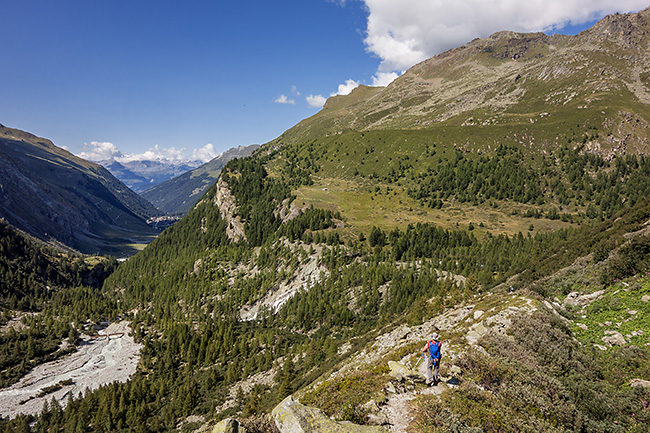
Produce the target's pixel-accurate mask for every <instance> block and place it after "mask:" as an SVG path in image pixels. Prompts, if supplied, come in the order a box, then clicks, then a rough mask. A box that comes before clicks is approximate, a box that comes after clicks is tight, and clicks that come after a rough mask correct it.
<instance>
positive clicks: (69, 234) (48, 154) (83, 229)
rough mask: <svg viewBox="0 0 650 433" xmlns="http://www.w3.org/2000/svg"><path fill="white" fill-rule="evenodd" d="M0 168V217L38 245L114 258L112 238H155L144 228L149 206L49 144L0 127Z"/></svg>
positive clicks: (108, 176) (102, 173) (150, 210)
mask: <svg viewBox="0 0 650 433" xmlns="http://www.w3.org/2000/svg"><path fill="white" fill-rule="evenodd" d="M0 164H1V165H2V168H3V169H2V170H1V173H0V183H1V184H2V191H3V196H2V208H1V209H0V216H2V217H4V218H5V219H6V220H7V221H9V222H10V223H11V224H12V225H15V226H16V227H18V228H20V229H22V230H24V231H26V232H27V233H29V234H31V235H33V236H35V237H37V238H39V239H42V240H45V241H47V240H49V239H50V238H53V239H56V240H57V241H59V242H62V243H64V244H66V245H68V246H71V247H73V248H75V249H78V250H80V251H84V252H97V251H100V250H102V251H106V252H109V251H114V252H115V251H116V250H114V249H113V247H111V246H110V244H111V243H113V241H111V237H112V236H115V235H117V236H118V237H122V238H124V237H132V236H133V237H135V236H139V235H149V236H151V235H153V234H154V233H155V232H154V231H152V230H151V229H149V228H148V226H147V225H146V219H147V218H148V217H150V216H154V215H156V214H157V213H158V211H157V210H156V209H155V208H154V207H153V206H152V205H151V204H150V203H148V202H147V201H145V200H143V199H142V198H140V197H139V196H138V195H137V194H135V193H134V192H133V191H131V190H130V189H129V188H128V187H126V185H124V184H123V183H121V182H120V181H118V180H117V179H115V178H114V177H113V176H112V175H111V174H110V173H109V172H108V171H107V170H106V169H105V168H103V167H101V166H100V165H98V164H95V163H92V162H89V161H85V160H83V159H81V158H78V157H76V156H74V155H73V154H71V153H70V152H68V151H66V150H64V149H61V148H59V147H56V146H55V145H54V144H53V143H52V142H51V141H49V140H46V139H43V138H39V137H36V136H34V135H32V134H30V133H27V132H24V131H20V130H16V129H11V128H6V127H2V128H1V129H0ZM26 196H27V197H29V200H25V198H26ZM111 232H112V233H113V234H111ZM105 248H106V249H105Z"/></svg>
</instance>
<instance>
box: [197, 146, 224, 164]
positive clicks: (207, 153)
mask: <svg viewBox="0 0 650 433" xmlns="http://www.w3.org/2000/svg"><path fill="white" fill-rule="evenodd" d="M217 156H219V153H218V152H217V151H216V150H214V145H213V144H212V143H208V144H206V145H205V146H203V147H201V148H200V149H194V151H193V152H192V159H194V160H198V161H201V162H203V163H206V162H208V161H210V160H212V159H214V158H216V157H217Z"/></svg>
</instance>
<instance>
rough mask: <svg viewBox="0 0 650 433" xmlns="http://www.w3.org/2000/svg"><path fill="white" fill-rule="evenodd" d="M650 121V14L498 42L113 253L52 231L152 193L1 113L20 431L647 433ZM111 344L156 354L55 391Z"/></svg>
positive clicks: (429, 66)
mask: <svg viewBox="0 0 650 433" xmlns="http://www.w3.org/2000/svg"><path fill="white" fill-rule="evenodd" d="M649 122H650V8H649V9H646V10H643V11H641V12H639V13H635V14H626V15H621V14H616V15H610V16H607V17H606V18H604V19H603V20H601V21H600V22H598V23H597V24H596V25H594V26H593V27H592V28H590V29H588V30H586V31H584V32H582V33H580V34H578V35H576V36H563V35H554V36H548V35H545V34H541V33H539V34H518V33H512V32H500V33H496V34H494V35H492V36H490V37H488V38H486V39H477V40H474V41H471V42H469V43H467V44H466V45H464V46H462V47H458V48H456V49H453V50H450V51H447V52H445V53H442V54H440V55H437V56H435V57H433V58H431V59H428V60H426V61H424V62H422V63H420V64H418V65H416V66H414V67H413V68H411V69H410V70H408V71H407V72H405V73H404V74H403V75H402V76H401V77H399V78H398V79H396V80H395V81H394V82H392V83H391V84H390V85H388V86H387V87H384V88H373V87H365V86H360V87H358V88H356V89H355V90H354V91H352V92H351V93H350V94H349V95H346V96H335V97H332V98H330V99H329V100H328V101H327V102H326V104H325V106H324V107H323V109H322V110H321V111H320V112H319V113H317V114H316V115H314V116H313V117H310V118H308V119H305V120H303V121H302V122H300V123H298V124H297V125H296V126H294V127H293V128H291V129H289V130H287V131H286V132H285V133H284V134H282V135H281V136H280V137H278V138H276V139H274V140H272V141H271V142H269V143H266V144H264V145H262V146H261V147H260V148H258V149H256V150H254V151H252V150H253V149H250V150H251V151H252V154H250V156H244V155H241V156H242V157H237V158H234V159H231V160H230V161H228V162H227V163H226V164H225V166H223V167H220V169H221V172H220V174H219V178H218V181H217V182H216V183H214V184H213V185H212V186H209V187H208V188H207V189H206V190H205V193H203V194H202V195H201V197H200V198H199V199H198V201H197V202H196V203H195V204H194V205H193V207H192V208H191V209H190V210H189V211H188V212H187V215H186V216H184V217H183V218H182V219H181V220H180V221H178V222H177V223H176V224H174V225H173V226H171V227H169V228H168V229H166V230H165V231H163V232H162V233H161V234H160V235H159V236H158V237H156V239H154V240H153V241H152V242H151V243H150V244H148V245H147V246H146V247H145V248H144V249H143V250H142V251H140V252H138V253H137V254H135V255H133V256H132V257H130V258H129V259H128V260H126V261H124V262H121V263H119V264H118V263H117V262H116V260H114V259H112V258H105V257H103V256H99V255H95V256H86V255H82V254H77V253H73V252H71V251H69V250H68V251H62V250H61V249H55V247H53V246H52V245H45V244H43V243H42V241H41V240H39V239H46V237H45V236H44V235H42V234H41V232H44V231H47V233H57V231H60V232H62V233H63V235H62V236H61V237H60V238H58V239H60V242H61V243H64V244H67V245H71V246H75V245H77V244H75V243H74V242H80V241H79V240H78V239H79V236H80V235H79V234H78V233H83V234H84V235H83V236H85V237H88V235H87V233H95V232H93V231H92V230H93V228H92V227H93V225H92V224H88V223H84V222H83V221H81V220H80V221H78V222H76V223H75V224H77V225H73V224H71V223H65V224H64V221H66V220H64V219H63V218H62V217H60V215H65V214H66V213H71V214H75V215H83V214H84V212H86V213H87V212H90V210H87V209H102V210H103V213H102V214H101V215H108V216H110V218H108V217H106V218H105V219H104V220H101V221H107V224H108V222H110V221H113V222H114V221H116V220H118V214H116V213H113V212H116V211H113V209H118V208H119V209H120V210H121V211H122V212H123V213H122V214H119V215H120V216H119V219H123V218H130V219H131V220H133V224H134V227H135V224H136V223H137V224H140V220H139V219H138V218H141V217H144V216H148V215H151V213H153V211H152V208H153V207H152V206H149V205H148V204H147V203H144V202H143V201H141V199H140V197H138V196H135V194H133V195H130V194H129V193H128V191H127V192H126V194H128V195H124V196H120V197H127V196H128V197H137V199H136V198H133V200H132V201H124V200H126V199H122V198H120V199H115V198H111V199H110V200H109V196H108V193H104V192H102V191H104V189H101V191H100V192H101V194H99V195H97V196H101V197H104V201H103V202H97V201H96V200H95V199H91V198H89V196H88V195H87V194H86V193H85V192H80V190H79V189H78V186H77V185H81V184H87V185H91V186H92V185H94V187H93V188H94V190H95V191H99V190H100V187H101V188H105V189H106V190H111V191H113V190H115V189H116V188H117V187H116V186H114V185H113V184H112V183H110V182H108V181H107V180H106V179H108V178H107V177H105V174H104V173H105V171H104V170H101V169H100V168H99V167H98V166H96V165H94V164H91V163H87V162H85V161H83V160H79V159H75V158H73V157H71V156H70V155H69V154H64V153H63V151H59V150H57V149H55V148H54V147H53V146H51V143H49V142H46V141H43V140H42V139H38V138H35V137H33V136H30V135H29V134H26V133H21V132H18V131H16V130H10V129H8V128H4V129H2V134H3V135H2V140H1V141H0V144H1V145H2V150H3V153H2V157H3V159H0V163H3V164H4V165H3V169H2V171H0V174H1V175H2V178H1V183H2V185H1V186H0V187H1V188H2V191H3V192H2V194H3V195H2V200H3V205H2V208H0V210H1V211H2V212H3V216H4V218H5V219H6V221H4V222H2V224H0V229H1V230H2V236H1V237H0V284H1V285H0V325H2V328H1V331H0V343H1V344H0V384H1V385H2V386H3V387H5V389H3V390H0V404H3V403H2V402H3V401H9V403H8V405H10V406H11V408H10V409H11V410H9V408H5V407H0V413H1V414H3V415H5V418H3V419H2V420H0V432H77V431H79V432H86V431H98V432H113V431H115V432H132V431H133V432H171V431H185V432H209V431H214V432H221V431H233V432H236V431H244V430H243V429H245V431H247V432H249V433H256V432H278V431H279V432H281V433H298V432H312V431H317V432H328V431H332V432H367V433H370V432H377V433H380V432H392V433H406V432H409V433H412V432H427V433H428V432H448V431H452V432H472V433H474V432H646V431H649V430H650V404H649V403H648V402H650V320H649V319H648V318H649V317H650V276H649V275H650V274H649V272H650V227H649V225H650V199H649V197H650V127H649V124H650V123H649ZM28 145H29V146H30V148H29V149H30V150H24V149H23V148H24V147H25V146H28ZM44 152H48V154H47V156H45V153H44ZM5 155H7V156H5ZM20 155H33V158H34V161H41V162H42V163H43V164H45V165H43V167H44V168H40V169H39V168H37V167H35V166H33V165H32V167H33V172H32V171H30V169H29V166H27V165H24V166H19V165H18V163H16V162H15V161H17V160H19V159H20V158H23V157H24V156H20ZM45 160H47V163H46V162H44V161H45ZM3 161H5V162H3ZM34 164H36V162H34ZM4 167H9V168H11V170H9V168H7V169H5V168H4ZM21 167H22V168H21ZM59 168H60V169H61V170H63V169H66V170H67V171H65V173H72V171H70V170H71V169H72V168H74V170H76V171H74V173H78V174H77V176H78V178H70V179H68V178H67V177H66V176H64V175H63V174H59V175H56V176H54V175H52V178H57V179H59V180H60V181H61V182H63V181H64V180H65V181H66V182H68V183H67V184H61V186H59V184H54V183H52V182H51V181H49V182H41V181H39V180H38V179H37V178H36V177H34V176H35V174H34V172H38V174H39V176H47V173H49V172H51V171H52V170H55V169H59ZM48 170H50V171H48ZM61 173H63V172H61ZM100 175H101V176H100ZM35 179H36V180H35ZM47 179H49V178H47ZM79 179H80V180H79ZM34 185H37V186H39V188H38V189H34V191H38V194H36V193H34V194H35V195H34V197H36V198H35V199H34V200H33V205H34V209H38V210H39V212H34V211H30V210H27V209H25V210H20V209H19V208H16V207H15V205H13V204H12V203H16V201H15V199H13V198H12V197H14V196H13V195H10V194H9V192H12V191H14V192H15V191H19V190H23V191H32V189H26V188H28V187H29V188H32V187H33V188H36V186H34ZM111 185H113V186H111ZM117 185H121V184H117ZM48 188H49V189H48ZM111 188H113V189H111ZM176 188H178V189H180V188H181V187H180V186H176V184H175V183H173V182H172V183H168V184H167V185H166V186H165V187H164V189H163V190H161V191H164V192H165V194H169V195H170V196H173V195H174V194H176V191H175V189H176ZM194 188H196V187H194ZM84 191H85V190H84ZM147 194H148V193H145V194H143V196H144V197H148V196H147ZM163 195H164V194H163ZM183 195H184V196H185V197H187V193H183ZM97 196H93V197H97ZM110 197H117V196H110ZM55 199H56V200H55ZM150 199H151V200H153V198H150ZM163 199H164V198H161V199H160V200H163ZM48 200H51V201H53V202H55V203H57V205H56V207H52V206H53V205H51V204H50V202H49V201H48ZM157 200H158V199H157ZM89 202H92V203H95V204H96V207H93V208H90V207H87V208H82V211H75V210H72V209H77V207H74V206H81V203H85V204H86V205H87V203H89ZM109 202H110V203H111V204H113V207H111V208H109V207H108V205H106V206H105V205H103V204H101V203H109ZM169 202H170V203H171V200H170V201H169ZM174 202H175V203H176V204H174V206H179V204H178V203H181V201H179V200H174ZM97 203H99V204H97ZM157 206H159V207H160V208H161V209H162V207H161V205H158V204H157ZM17 209H18V210H17ZM50 209H54V210H50ZM93 211H94V210H93ZM127 211H128V212H127ZM35 215H36V216H38V217H39V218H40V219H39V222H31V220H30V219H29V218H28V217H30V218H31V217H33V216H35ZM97 215H100V213H99V212H98V211H97ZM98 221H99V220H98ZM66 224H67V225H66ZM77 227H80V228H77ZM35 228H38V230H37V229H35ZM39 230H40V231H39ZM25 232H26V233H29V234H31V235H32V236H35V237H36V238H39V239H36V238H34V237H30V236H27V235H26V234H25ZM75 239H77V240H75ZM68 240H70V241H68ZM68 242H71V243H68ZM77 249H78V250H81V251H83V249H82V248H77ZM107 322H110V323H111V326H117V325H120V326H123V328H120V329H125V328H124V327H125V326H126V325H125V323H126V322H128V323H129V325H128V326H129V327H130V331H129V330H128V329H127V330H126V331H124V330H123V331H119V332H117V331H113V332H112V333H111V331H110V330H109V331H106V330H104V328H105V327H106V326H107V325H108V323H107ZM107 329H110V328H107ZM98 332H100V333H104V338H101V339H100V338H91V336H96V335H97V333H98ZM434 332H436V333H438V334H439V335H440V336H441V340H442V352H443V355H442V361H441V367H440V373H441V381H440V383H438V384H437V385H436V386H427V385H426V384H425V383H424V372H425V364H426V361H425V362H423V361H422V358H421V357H420V355H421V353H422V348H423V346H424V345H425V343H426V342H427V340H429V339H430V338H431V335H432V334H433V333H434ZM100 340H101V341H103V343H100ZM99 344H103V345H104V346H101V347H102V349H101V350H102V352H101V353H102V354H104V353H110V356H104V355H102V357H95V358H92V357H91V359H93V360H96V362H95V361H93V362H88V363H87V365H91V364H92V365H93V368H94V369H99V370H101V369H103V368H108V367H109V366H110V364H111V361H112V360H113V359H114V356H117V354H119V353H120V351H121V350H123V349H124V350H126V348H127V347H129V348H133V347H138V346H134V345H137V344H141V345H142V349H141V351H140V352H139V354H138V355H137V356H138V357H139V361H138V362H137V368H135V369H134V370H135V371H134V372H133V373H132V374H129V375H125V374H122V375H121V376H119V377H118V376H117V375H115V376H113V375H108V378H107V379H108V380H106V381H103V382H97V383H96V386H93V387H89V388H87V389H80V387H77V385H76V384H77V383H81V379H80V374H82V373H80V372H82V371H85V370H84V368H79V369H78V371H77V370H75V373H74V374H71V375H68V376H63V375H60V376H57V378H56V380H53V381H50V382H48V384H47V385H42V386H40V387H39V386H38V383H39V382H38V380H37V379H38V377H37V376H36V374H40V373H39V372H43V373H42V376H47V374H49V373H47V372H50V371H52V369H51V368H50V367H52V368H55V367H56V368H59V367H60V366H61V365H62V364H64V363H65V362H66V360H67V359H69V358H67V357H70V356H75V355H79V354H80V353H81V352H82V351H84V350H89V349H92V347H100V346H93V345H99ZM98 350H99V349H98ZM104 351H108V352H104ZM84 353H86V352H84ZM129 353H131V352H129ZM89 356H91V355H89ZM133 356H136V355H133ZM424 356H426V354H425V355H424ZM76 359H80V358H76ZM83 359H85V358H83ZM57 362H59V364H56V363H57ZM50 363H52V364H50ZM84 365H86V364H84ZM46 367H47V368H46ZM125 368H126V367H125ZM111 371H112V370H111ZM127 376H128V377H127ZM25 378H27V379H25ZM35 378H36V379H35ZM39 380H40V379H39ZM3 393H4V394H3ZM3 398H4V400H3ZM10 414H11V415H10Z"/></svg>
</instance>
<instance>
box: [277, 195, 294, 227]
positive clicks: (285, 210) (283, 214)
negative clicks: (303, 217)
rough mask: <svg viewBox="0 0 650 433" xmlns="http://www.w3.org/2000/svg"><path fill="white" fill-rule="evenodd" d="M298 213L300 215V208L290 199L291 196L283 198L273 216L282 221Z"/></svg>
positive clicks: (284, 221)
mask: <svg viewBox="0 0 650 433" xmlns="http://www.w3.org/2000/svg"><path fill="white" fill-rule="evenodd" d="M298 215H300V208H299V207H298V205H296V204H295V203H294V202H293V201H291V198H286V199H284V200H283V201H282V204H281V205H280V208H279V209H278V210H276V212H275V216H276V217H279V218H280V219H281V220H282V222H283V223H286V222H287V221H290V220H292V219H294V218H295V217H297V216H298Z"/></svg>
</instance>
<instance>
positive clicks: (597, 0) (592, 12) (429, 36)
mask: <svg viewBox="0 0 650 433" xmlns="http://www.w3.org/2000/svg"><path fill="white" fill-rule="evenodd" d="M363 1H364V3H365V4H366V6H367V9H368V12H369V15H368V23H367V29H366V37H365V40H364V42H365V44H366V49H367V50H368V52H370V53H372V54H375V55H377V56H378V57H379V58H380V59H381V64H380V66H379V72H380V73H382V72H393V71H403V70H406V69H408V68H410V67H411V66H413V65H414V64H416V63H418V62H420V61H422V60H425V59H427V58H429V57H431V56H434V55H436V54H438V53H441V52H443V51H445V50H447V49H450V48H454V47H457V46H460V45H463V44H465V43H467V42H469V41H470V40H472V39H474V38H476V37H481V38H483V37H487V36H489V35H491V34H492V33H494V32H497V31H500V30H513V31H519V32H532V31H547V30H552V29H561V28H562V27H564V26H566V25H567V24H574V25H576V24H583V23H586V22H589V21H592V20H594V19H598V18H600V17H602V16H604V15H606V14H609V13H614V12H632V11H638V10H640V9H643V8H644V7H646V6H647V0H617V1H615V2H613V1H611V0H526V1H522V0H491V1H485V0H455V1H441V0H400V1H395V0H363ZM377 79H378V80H379V76H377Z"/></svg>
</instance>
